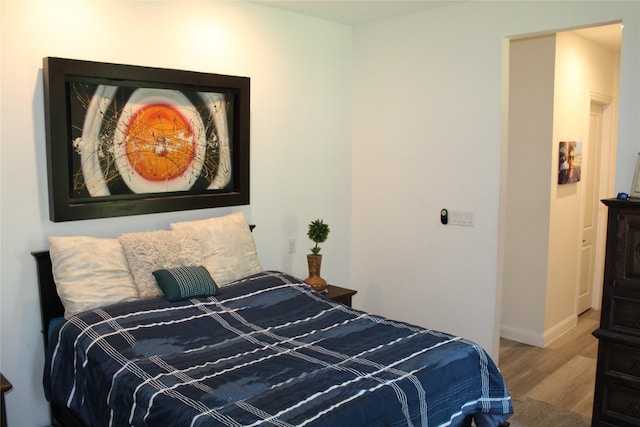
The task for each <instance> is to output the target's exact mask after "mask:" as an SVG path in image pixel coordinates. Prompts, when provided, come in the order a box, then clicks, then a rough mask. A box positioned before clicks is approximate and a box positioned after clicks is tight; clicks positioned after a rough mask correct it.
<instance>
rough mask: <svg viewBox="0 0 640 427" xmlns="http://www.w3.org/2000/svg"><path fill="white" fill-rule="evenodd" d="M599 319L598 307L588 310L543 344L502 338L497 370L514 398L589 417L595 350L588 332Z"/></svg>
mask: <svg viewBox="0 0 640 427" xmlns="http://www.w3.org/2000/svg"><path fill="white" fill-rule="evenodd" d="M599 321H600V312H599V311H594V310H589V311H587V312H586V313H584V314H583V315H581V316H580V317H579V318H578V325H577V326H576V327H575V328H573V329H572V330H571V331H569V332H567V333H566V334H564V335H563V336H562V337H560V338H558V339H557V340H555V341H554V342H552V343H551V344H549V345H548V346H547V347H546V348H539V347H533V346H529V345H526V344H521V343H517V342H514V341H510V340H507V339H504V338H503V339H501V340H500V362H499V363H500V370H501V372H502V374H503V376H504V378H505V381H506V383H507V388H508V389H509V391H510V392H511V395H512V397H513V399H514V401H516V400H522V399H535V400H536V401H541V402H545V403H547V404H550V405H552V406H553V407H555V408H558V409H562V410H566V411H571V412H574V413H577V414H580V415H583V416H586V417H588V418H589V419H590V418H591V410H592V405H593V390H594V383H595V376H596V358H597V354H598V341H597V340H596V339H595V338H594V337H593V335H591V332H593V331H594V330H595V329H597V327H598V325H599ZM514 406H515V405H514ZM516 412H517V408H516Z"/></svg>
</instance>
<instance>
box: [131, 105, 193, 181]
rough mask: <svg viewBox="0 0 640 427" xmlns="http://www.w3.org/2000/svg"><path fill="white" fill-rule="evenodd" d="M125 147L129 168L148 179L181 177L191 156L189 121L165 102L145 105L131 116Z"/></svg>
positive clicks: (191, 159)
mask: <svg viewBox="0 0 640 427" xmlns="http://www.w3.org/2000/svg"><path fill="white" fill-rule="evenodd" d="M125 147H126V153H127V158H128V160H129V162H130V163H131V166H132V167H133V169H134V170H135V171H136V172H137V173H138V174H140V176H141V177H143V178H145V179H148V180H151V181H166V180H171V179H174V178H177V177H179V176H181V175H182V174H183V173H184V171H185V170H187V168H188V167H189V166H190V165H191V162H192V161H193V158H194V156H195V144H194V140H193V129H192V127H191V125H190V123H189V121H188V120H187V119H186V118H185V117H184V116H183V115H182V114H180V112H179V111H177V110H176V109H175V108H173V107H171V106H170V105H166V104H150V105H145V106H143V107H142V108H140V109H139V110H138V111H136V112H135V114H133V115H132V117H131V119H130V120H129V123H128V125H127V129H126V131H125Z"/></svg>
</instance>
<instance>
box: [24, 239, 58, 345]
mask: <svg viewBox="0 0 640 427" xmlns="http://www.w3.org/2000/svg"><path fill="white" fill-rule="evenodd" d="M31 255H33V256H34V258H35V260H36V271H37V273H38V293H39V295H40V314H41V315H42V339H43V340H44V348H45V349H46V348H47V345H48V344H49V322H50V321H51V319H54V318H56V317H63V316H64V306H63V305H62V302H61V301H60V297H59V296H58V291H57V290H56V284H55V282H54V281H53V271H52V269H51V257H50V256H49V251H35V252H31Z"/></svg>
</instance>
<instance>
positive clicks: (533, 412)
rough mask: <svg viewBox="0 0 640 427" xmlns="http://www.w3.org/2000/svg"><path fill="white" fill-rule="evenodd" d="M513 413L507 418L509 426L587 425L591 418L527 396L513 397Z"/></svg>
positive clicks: (589, 423) (579, 426)
mask: <svg viewBox="0 0 640 427" xmlns="http://www.w3.org/2000/svg"><path fill="white" fill-rule="evenodd" d="M513 410H514V411H515V413H514V414H513V415H512V416H511V418H510V419H509V422H510V423H511V427H537V426H553V427H583V426H584V427H588V426H591V418H588V417H584V416H582V415H580V414H576V413H575V412H571V411H565V410H563V409H558V408H556V407H555V406H552V405H549V404H548V403H545V402H541V401H539V400H534V399H530V398H528V397H523V398H513Z"/></svg>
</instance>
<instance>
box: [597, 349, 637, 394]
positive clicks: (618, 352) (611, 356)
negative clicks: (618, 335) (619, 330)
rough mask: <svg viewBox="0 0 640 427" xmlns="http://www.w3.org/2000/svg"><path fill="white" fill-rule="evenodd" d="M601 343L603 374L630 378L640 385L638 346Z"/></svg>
mask: <svg viewBox="0 0 640 427" xmlns="http://www.w3.org/2000/svg"><path fill="white" fill-rule="evenodd" d="M603 345H604V348H605V351H604V358H605V363H604V369H605V372H604V373H605V375H608V376H612V377H618V378H623V379H628V380H632V381H635V382H637V384H638V386H640V348H638V347H631V346H628V345H624V344H617V343H612V342H609V343H603ZM636 399H638V397H636Z"/></svg>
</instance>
